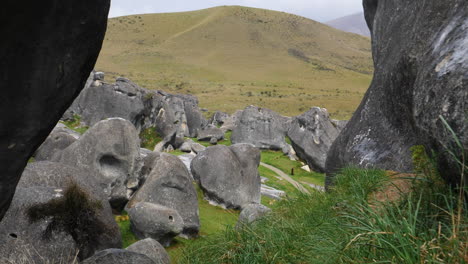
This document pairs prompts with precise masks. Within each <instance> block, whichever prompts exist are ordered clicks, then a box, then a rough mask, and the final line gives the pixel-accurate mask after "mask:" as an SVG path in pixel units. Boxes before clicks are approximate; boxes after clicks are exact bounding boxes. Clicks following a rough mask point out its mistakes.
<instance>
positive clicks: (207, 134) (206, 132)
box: [198, 125, 224, 141]
mask: <svg viewBox="0 0 468 264" xmlns="http://www.w3.org/2000/svg"><path fill="white" fill-rule="evenodd" d="M213 138H214V139H216V141H220V140H223V139H224V131H223V130H222V129H220V128H217V127H215V126H213V125H207V126H206V127H204V128H203V129H202V130H201V131H199V132H198V140H201V141H211V140H212V139H213Z"/></svg>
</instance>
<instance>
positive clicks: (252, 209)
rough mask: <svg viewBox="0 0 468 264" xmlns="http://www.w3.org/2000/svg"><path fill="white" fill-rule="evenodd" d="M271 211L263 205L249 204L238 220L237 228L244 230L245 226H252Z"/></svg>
mask: <svg viewBox="0 0 468 264" xmlns="http://www.w3.org/2000/svg"><path fill="white" fill-rule="evenodd" d="M270 212H271V209H270V208H268V207H266V206H264V205H261V204H248V205H246V206H245V207H244V208H243V209H242V211H241V213H240V215H239V219H238V220H237V224H236V228H242V227H243V226H244V225H248V224H251V223H253V222H255V221H257V220H259V219H261V218H262V217H264V216H265V215H267V214H269V213H270Z"/></svg>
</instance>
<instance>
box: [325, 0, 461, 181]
mask: <svg viewBox="0 0 468 264" xmlns="http://www.w3.org/2000/svg"><path fill="white" fill-rule="evenodd" d="M363 3H364V8H365V16H366V20H367V23H368V25H369V27H370V29H371V31H372V53H373V57H374V66H375V73H374V79H373V81H372V84H371V87H370V88H369V90H368V91H367V93H366V95H365V97H364V99H363V101H362V102H361V105H360V106H359V108H358V109H357V111H356V112H355V114H354V115H353V117H352V119H351V120H350V122H349V123H348V125H347V126H346V127H345V129H344V130H343V132H342V133H341V134H340V136H339V137H338V138H337V140H336V141H335V143H334V144H333V146H332V147H331V150H330V152H329V156H328V159H327V172H328V176H327V180H326V183H327V185H330V184H331V183H332V180H333V174H334V173H335V172H336V171H337V170H338V169H340V168H342V167H343V166H347V165H349V164H353V165H356V166H360V167H377V168H382V169H390V170H395V171H401V172H407V171H411V170H412V162H411V153H410V148H411V147H412V146H414V145H425V146H426V149H428V150H434V151H435V152H436V153H437V154H438V165H439V171H440V172H441V174H442V176H443V177H444V178H445V179H446V180H447V181H448V182H449V183H452V184H455V183H457V182H459V181H460V175H461V173H460V166H459V165H457V164H456V163H455V161H454V160H453V158H452V157H451V156H450V154H449V153H448V152H447V151H446V148H445V146H447V147H449V148H451V150H452V151H455V152H456V153H457V155H460V154H461V152H462V151H464V152H465V153H466V152H467V151H468V122H467V116H466V113H467V104H468V89H467V87H468V74H467V73H468V49H467V48H466V45H467V39H468V35H467V30H466V29H467V27H468V21H467V20H466V17H467V16H468V2H466V1H465V0H453V1H450V2H446V1H437V0H430V1H425V3H424V5H421V4H420V3H419V2H416V1H402V0H398V1H376V0H365V1H364V2H363ZM439 116H441V117H443V118H444V119H445V120H446V121H447V123H448V124H449V125H450V126H451V128H452V129H453V131H454V132H455V134H457V136H458V138H459V140H460V143H461V144H462V148H459V147H455V146H456V144H455V143H454V138H453V136H452V135H451V133H449V132H448V131H447V128H446V127H445V125H444V124H443V121H442V120H441V118H439ZM462 149H463V150H462Z"/></svg>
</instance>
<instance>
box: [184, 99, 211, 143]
mask: <svg viewBox="0 0 468 264" xmlns="http://www.w3.org/2000/svg"><path fill="white" fill-rule="evenodd" d="M177 97H179V98H181V99H182V100H183V102H184V111H185V117H186V120H187V126H188V129H189V134H188V135H187V136H189V137H197V136H198V133H199V131H200V130H201V129H202V128H203V127H205V125H206V124H207V123H208V122H207V120H206V119H205V117H204V116H203V115H202V113H201V111H200V108H199V107H198V98H197V97H196V96H193V95H188V94H178V95H177Z"/></svg>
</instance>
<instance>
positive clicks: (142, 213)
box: [127, 202, 184, 246]
mask: <svg viewBox="0 0 468 264" xmlns="http://www.w3.org/2000/svg"><path fill="white" fill-rule="evenodd" d="M127 212H128V215H129V216H130V228H131V230H132V232H133V233H134V234H135V235H136V236H137V237H138V238H139V239H144V238H148V237H149V238H153V239H155V240H157V241H159V243H161V244H162V245H163V246H169V245H170V244H171V241H172V238H173V237H175V236H177V235H178V234H180V233H181V232H182V230H183V228H184V220H182V217H181V216H180V215H179V213H178V212H177V211H176V210H174V209H171V208H168V207H165V206H162V205H157V204H153V203H147V202H138V203H135V204H134V205H133V206H132V207H130V208H128V209H127Z"/></svg>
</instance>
